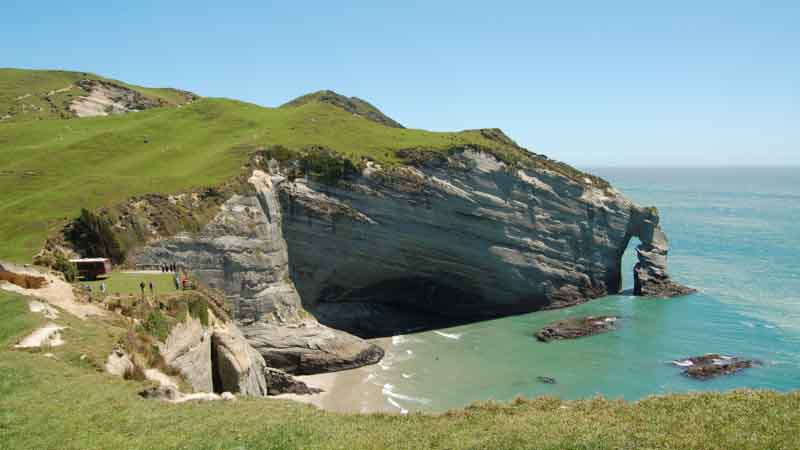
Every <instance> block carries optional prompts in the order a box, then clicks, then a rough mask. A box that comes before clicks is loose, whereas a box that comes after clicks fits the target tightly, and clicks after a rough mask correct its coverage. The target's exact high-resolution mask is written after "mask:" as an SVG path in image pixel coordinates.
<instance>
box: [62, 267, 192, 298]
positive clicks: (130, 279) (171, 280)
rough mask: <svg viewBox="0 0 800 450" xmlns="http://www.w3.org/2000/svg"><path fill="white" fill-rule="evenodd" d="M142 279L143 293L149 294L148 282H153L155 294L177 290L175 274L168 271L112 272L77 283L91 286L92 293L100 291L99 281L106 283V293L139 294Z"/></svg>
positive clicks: (170, 292)
mask: <svg viewBox="0 0 800 450" xmlns="http://www.w3.org/2000/svg"><path fill="white" fill-rule="evenodd" d="M142 281H144V284H145V288H144V290H145V293H146V294H147V295H148V296H149V295H150V287H149V285H148V284H149V283H150V282H151V281H152V282H153V287H154V288H155V294H156V295H160V294H172V293H175V292H177V290H176V289H175V274H169V273H147V274H142V273H123V272H112V273H111V274H110V275H109V276H108V277H106V278H101V279H98V280H94V281H79V282H78V284H79V285H81V286H82V285H87V284H88V285H89V286H91V287H92V293H93V294H95V295H97V293H99V292H100V283H105V284H106V293H107V294H109V295H111V294H121V295H128V294H133V295H137V296H138V295H141V293H142V291H141V289H139V283H140V282H142Z"/></svg>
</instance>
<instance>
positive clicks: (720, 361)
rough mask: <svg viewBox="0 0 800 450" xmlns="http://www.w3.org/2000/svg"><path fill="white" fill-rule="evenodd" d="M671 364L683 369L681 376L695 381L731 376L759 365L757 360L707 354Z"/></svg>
mask: <svg viewBox="0 0 800 450" xmlns="http://www.w3.org/2000/svg"><path fill="white" fill-rule="evenodd" d="M673 364H674V365H676V366H679V367H684V368H685V369H684V370H683V372H682V373H683V375H685V376H687V377H689V378H694V379H697V380H709V379H712V378H716V377H719V376H723V375H731V374H734V373H736V372H739V371H741V370H744V369H749V368H751V367H755V366H758V365H760V364H761V363H760V362H759V361H757V360H753V359H746V358H740V357H734V356H725V355H720V354H719V353H709V354H706V355H701V356H692V357H689V358H684V359H679V360H675V361H673Z"/></svg>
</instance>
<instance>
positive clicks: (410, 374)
mask: <svg viewBox="0 0 800 450" xmlns="http://www.w3.org/2000/svg"><path fill="white" fill-rule="evenodd" d="M400 376H402V377H403V378H405V379H409V378H411V377H413V376H414V374H413V373H401V374H400Z"/></svg>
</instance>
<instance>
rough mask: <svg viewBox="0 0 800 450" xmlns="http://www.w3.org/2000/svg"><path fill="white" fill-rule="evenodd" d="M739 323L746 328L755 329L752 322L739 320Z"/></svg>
mask: <svg viewBox="0 0 800 450" xmlns="http://www.w3.org/2000/svg"><path fill="white" fill-rule="evenodd" d="M740 323H741V324H742V325H744V326H746V327H747V328H755V327H756V324H754V323H753V322H748V321H746V320H741V321H740Z"/></svg>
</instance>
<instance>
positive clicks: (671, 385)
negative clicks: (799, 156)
mask: <svg viewBox="0 0 800 450" xmlns="http://www.w3.org/2000/svg"><path fill="white" fill-rule="evenodd" d="M590 171H591V172H593V173H596V174H598V175H600V176H603V177H605V178H606V179H608V180H609V181H611V182H612V183H613V184H614V186H615V187H617V188H618V189H619V190H620V191H622V192H623V193H624V194H625V195H627V196H628V197H629V198H631V199H632V200H634V201H636V202H637V203H639V204H642V205H656V206H658V208H659V210H660V211H661V216H662V225H663V227H664V229H665V231H666V233H667V235H668V236H669V239H670V241H671V246H672V249H671V252H670V271H671V274H672V276H673V277H674V278H675V279H676V280H678V281H680V282H682V283H684V284H687V285H689V286H692V287H695V288H697V289H699V291H700V292H699V293H698V294H694V295H691V296H687V297H682V298H675V299H668V300H667V299H641V298H635V297H631V296H628V295H618V296H611V297H606V298H603V299H598V300H595V301H592V302H589V303H587V304H584V305H580V306H577V307H573V308H568V309H562V310H556V311H546V312H540V313H533V314H526V315H521V316H515V317H508V318H504V319H499V320H493V321H487V322H481V323H474V324H470V325H465V326H459V327H454V328H449V329H444V330H438V331H430V332H424V333H418V334H413V335H405V336H395V337H393V338H392V339H391V342H389V341H385V346H386V347H387V357H386V358H385V360H384V361H383V362H381V364H380V365H378V366H373V367H372V368H371V369H370V371H369V374H368V376H367V379H365V380H364V381H365V382H369V383H371V384H372V385H374V386H376V387H377V386H380V387H381V390H382V395H383V396H384V400H385V401H386V403H387V405H391V407H393V408H396V409H398V410H407V411H415V410H426V411H444V410H447V409H449V408H454V407H462V406H465V405H467V404H469V403H471V402H473V401H477V400H488V399H496V400H509V399H512V398H514V397H515V396H517V395H523V396H528V397H529V396H536V395H542V394H550V395H557V396H560V397H562V398H566V399H576V398H585V397H591V396H595V395H603V396H605V397H609V398H624V399H628V400H635V399H639V398H642V397H645V396H648V395H651V394H664V393H671V392H690V391H700V390H728V389H734V388H739V387H751V388H766V389H775V390H779V391H787V390H793V389H800V168H787V169H777V168H775V169H761V168H760V169H754V168H725V169H721V168H720V169H709V168H703V169H700V168H696V169H662V168H659V169H655V168H649V169H628V168H626V169H619V168H614V169H610V168H607V169H590ZM636 244H638V243H637V242H632V245H631V248H629V249H628V252H627V253H626V255H625V262H624V268H625V270H626V273H627V274H628V277H627V278H626V279H625V286H626V287H629V288H630V287H632V285H633V281H632V279H631V276H630V274H631V271H632V267H633V265H634V259H635V255H634V251H633V247H634V246H635V245H636ZM587 314H615V315H620V316H622V324H621V327H620V328H619V329H618V330H616V331H614V332H611V333H608V334H604V335H598V336H594V337H589V338H584V339H578V340H573V341H562V342H554V343H548V344H544V343H539V342H537V341H536V340H535V339H534V338H533V337H532V333H533V332H534V331H535V330H537V329H538V328H540V327H541V326H543V325H545V324H546V323H548V322H550V321H553V320H556V319H559V318H564V317H568V316H573V315H587ZM704 353H722V354H726V355H737V356H743V357H749V358H755V359H758V360H761V361H762V362H763V363H764V365H763V367H760V368H753V369H749V370H745V371H743V372H740V373H739V374H735V375H732V376H728V377H722V378H718V379H714V380H710V381H697V380H692V379H688V378H686V377H684V376H682V375H681V374H680V369H679V368H678V367H675V366H673V365H671V364H670V361H672V360H674V359H678V358H682V357H686V356H691V355H698V354H704ZM537 376H547V377H552V378H555V379H556V380H557V384H554V385H551V384H543V383H540V382H539V381H537V379H536V378H537Z"/></svg>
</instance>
